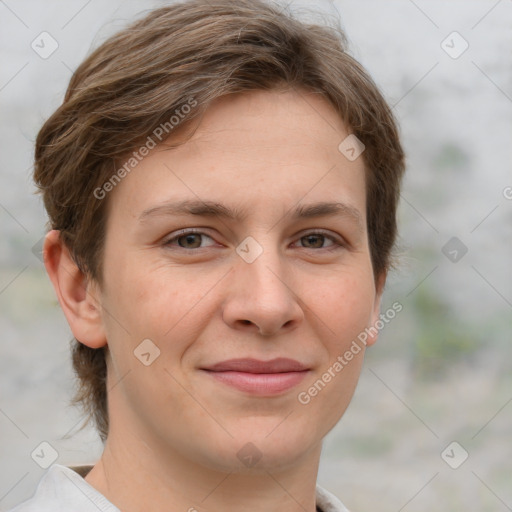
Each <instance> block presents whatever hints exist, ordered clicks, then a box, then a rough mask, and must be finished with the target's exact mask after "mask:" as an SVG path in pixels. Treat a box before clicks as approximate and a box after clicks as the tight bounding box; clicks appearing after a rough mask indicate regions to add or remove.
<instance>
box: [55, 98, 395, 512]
mask: <svg viewBox="0 0 512 512" xmlns="http://www.w3.org/2000/svg"><path fill="white" fill-rule="evenodd" d="M348 133H349V132H348V131H347V129H346V127H345V126H344V124H343V122H342V120H341V119H340V118H339V116H338V115H337V113H336V112H335V110H334V109H333V107H332V106H331V105H330V104H329V103H328V102H326V100H325V99H323V98H322V97H320V96H319V95H315V94H312V93H307V92H305V91H286V92H283V91H280V92H278V91H272V92H268V91H255V92H250V93H244V94H238V95H235V96H230V97H229V98H226V97H225V98H221V99H219V100H217V101H216V102H214V104H212V106H211V107H210V108H209V109H208V110H207V112H206V114H205V116H204V117H203V119H202V121H201V123H200V125H199V128H198V130H197V131H196V132H195V134H194V136H193V138H192V139H191V140H189V141H188V142H186V143H185V144H184V145H183V146H180V147H178V148H176V149H171V150H170V149H168V148H165V147H163V146H159V147H157V148H155V149H154V150H153V151H151V152H150V154H149V155H148V156H147V157H146V158H145V159H144V160H143V161H142V162H141V163H140V164H139V165H138V166H137V167H136V169H134V170H133V171H132V172H131V173H130V174H129V175H127V176H126V177H125V178H124V179H123V180H122V181H121V183H120V184H118V185H117V186H116V188H115V189H114V190H113V191H112V192H111V193H110V194H109V196H108V201H109V216H108V219H107V235H106V243H105V251H104V260H103V282H102V285H101V286H99V285H98V283H97V282H95V281H92V280H88V279H87V278H86V276H84V275H83V274H81V273H80V271H79V270H78V269H77V267H76V266H75V265H74V263H73V260H72V259H71V258H70V256H69V252H68V251H67V249H66V248H65V247H64V246H63V245H62V244H61V243H60V241H59V236H58V235H59V234H58V232H56V231H52V232H50V233H49V234H48V236H47V239H46V243H45V263H46V268H47V270H48V273H49V276H50V278H51V280H52V282H53V285H54V287H55V290H56V292H57V295H58V298H59V301H60V304H61V306H62V309H63V311H64V313H65V315H66V317H67V320H68V322H69V324H70V327H71V329H72V331H73V334H74V335H75V337H76V338H77V339H79V340H80V341H81V342H82V343H84V344H86V345H88V346H90V347H93V348H97V347H101V346H103V345H105V344H108V346H109V349H110V357H109V358H108V383H107V387H108V390H109V391H108V393H109V408H110V432H109V437H108V439H107V441H106V445H105V450H104V453H103V456H102V457H101V460H100V461H99V462H98V463H97V464H96V465H95V467H94V468H93V469H92V471H91V472H90V473H89V475H88V476H87V477H86V480H87V482H89V484H91V485H92V486H93V487H95V488H96V489H98V490H99V491H100V492H101V493H103V494H104V495H105V496H106V497H107V498H108V499H109V500H110V501H111V502H113V503H114V504H115V505H116V506H118V507H119V508H120V509H121V510H123V511H142V510H153V511H157V512H158V511H162V512H163V511H166V512H169V511H186V510H191V509H192V510H194V509H195V510H198V511H202V510H211V511H216V510H218V511H220V510H237V509H239V510H242V509H243V510H251V511H266V512H268V511H273V510H275V511H277V510H279V511H280V512H283V511H284V512H291V511H294V512H295V511H301V512H302V511H307V512H314V510H315V485H316V478H317V473H318V464H319V458H320V453H321V447H322V439H323V438H324V437H325V435H326V434H327V433H328V432H329V431H330V430H331V429H332V428H333V427H334V425H335V424H336V423H337V422H338V420H339V419H340V418H341V416H342V415H343V413H344V412H345V409H346V408H347V406H348V404H349V402H350V400H351V398H352V395H353V392H354V389H355V386H356V383H357V380H358V377H359V374H360V370H361V364H362V360H363V354H364V349H363V350H361V352H360V353H359V354H358V355H356V356H354V358H353V360H352V361H350V363H349V364H347V365H346V366H345V367H344V368H343V370H342V371H341V372H339V373H337V374H336V376H335V377H334V378H332V380H331V381H330V382H329V383H328V384H327V385H326V386H325V387H324V389H322V390H321V392H319V393H318V395H317V396H315V397H314V398H312V399H311V401H310V403H309V404H307V405H303V404H301V403H299V401H298V400H297V395H298V393H299V392H300V391H304V390H307V389H308V388H309V387H310V386H311V385H312V384H313V383H314V382H315V381H317V380H318V379H319V378H320V377H321V376H322V374H323V373H324V372H325V371H326V370H327V369H328V368H329V366H331V365H332V364H333V362H334V361H336V358H337V357H338V356H340V355H343V354H344V353H345V351H346V350H348V348H349V347H350V345H351V344H352V342H353V340H354V339H356V338H357V335H358V334H359V333H360V332H362V331H363V330H364V329H365V328H366V327H369V326H370V325H372V324H373V323H374V322H375V321H376V320H377V319H378V315H379V306H380V297H381V292H382V288H383V285H384V281H385V276H381V277H380V278H379V279H378V280H377V282H375V280H374V276H373V270H372V264H371V258H370V253H369V245H368V234H367V229H366V214H365V212H366V198H365V169H364V162H363V159H362V158H358V159H356V160H355V161H353V162H351V161H349V160H347V159H346V158H345V157H344V156H343V155H342V154H341V153H340V152H339V151H338V145H339V144H340V142H341V141H342V140H343V139H344V138H345V137H346V136H347V135H348ZM185 199H188V200H200V201H214V202H217V203H221V204H223V205H224V206H226V207H229V208H231V209H237V208H238V209H244V211H245V214H246V215H245V217H244V218H241V219H237V220H235V219H229V218H221V217H219V216H197V215H193V214H185V215H172V214H169V212H165V211H160V210H159V211H160V213H159V214H157V213H155V212H153V214H147V213H146V215H145V216H144V215H143V212H145V211H148V210H151V209H154V208H155V207H159V206H161V205H163V204H165V203H166V202H169V201H171V202H174V201H180V200H185ZM325 201H328V202H338V203H343V204H345V205H346V206H347V208H345V210H344V211H342V213H339V214H336V215H322V216H318V217H312V218H302V219H294V218H293V217H292V214H291V212H293V210H294V209H295V208H296V207H297V206H298V205H301V206H307V205H310V204H313V203H317V202H325ZM349 209H351V210H350V211H352V210H355V211H356V213H357V214H358V215H359V217H360V218H359V221H358V220H357V218H356V217H355V216H353V215H351V214H349V213H347V211H348V210H349ZM141 215H142V217H143V218H142V219H141ZM185 228H196V229H198V230H199V231H201V232H202V233H204V235H203V236H201V235H199V236H198V235H196V236H192V237H183V236H182V238H176V233H177V232H179V230H181V229H185ZM319 230H321V233H320V234H317V235H316V236H315V237H312V238H311V237H306V236H305V235H307V234H308V235H311V234H313V233H318V232H319ZM322 235H324V236H322ZM248 236H251V237H252V238H253V239H254V240H256V241H257V243H258V244H259V245H260V246H261V248H262V250H263V253H262V254H261V255H260V256H259V257H258V258H257V259H255V261H253V262H252V263H247V262H246V261H244V259H242V258H241V257H240V255H239V254H238V253H237V251H236V248H237V246H238V245H239V244H240V243H241V242H242V241H243V240H244V239H245V238H246V237H248ZM171 239H173V240H171ZM336 242H339V243H341V245H337V243H336ZM180 243H181V244H182V245H185V247H182V246H180V245H179V244H180ZM187 244H188V245H187ZM144 339H150V340H152V342H153V343H154V344H155V345H156V346H157V347H158V348H159V350H160V356H159V357H158V358H157V359H155V360H154V362H152V364H150V365H149V366H145V365H143V364H142V363H141V362H140V360H139V359H137V357H135V356H134V350H135V349H136V348H137V346H138V345H139V344H140V343H141V341H142V340H144ZM375 341H376V338H375V337H373V338H372V337H370V338H369V339H368V341H367V343H368V345H371V344H373V343H374V342H375ZM239 357H252V358H256V359H260V360H265V361H268V360H270V359H273V358H275V357H289V358H292V359H296V360H299V361H300V362H302V363H304V364H306V365H308V367H309V368H310V371H309V373H308V375H307V376H306V378H305V379H304V380H303V381H302V382H301V383H300V384H299V385H298V386H296V387H294V388H293V389H291V390H288V391H286V392H284V393H281V394H279V395H278V396H272V397H261V396H254V395H250V394H248V393H245V392H242V391H238V390H236V389H234V388H232V387H229V386H227V385H225V384H223V383H221V382H217V381H216V380H215V379H213V378H212V377H211V376H210V375H208V374H206V373H205V372H204V371H202V370H200V368H201V367H204V366H207V365H211V364H214V363H217V362H220V361H223V360H227V359H231V358H239ZM249 442H250V443H252V444H253V445H254V446H255V447H256V448H257V450H258V453H259V454H261V459H260V460H259V461H258V462H257V463H256V464H255V465H254V466H252V467H248V466H246V465H244V464H243V463H242V462H241V461H240V459H239V458H238V457H237V452H238V451H239V450H240V449H241V448H242V447H243V446H244V445H246V443H249ZM253 450H254V449H253ZM255 453H256V452H255ZM192 507H193V508H192Z"/></svg>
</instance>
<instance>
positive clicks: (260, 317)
mask: <svg viewBox="0 0 512 512" xmlns="http://www.w3.org/2000/svg"><path fill="white" fill-rule="evenodd" d="M233 270H234V271H233V272H232V273H231V278H230V283H229V288H228V293H227V298H226V300H225V302H224V308H223V319H224V322H226V324H228V325H229V326H230V327H231V328H232V329H236V330H239V331H247V332H255V333H259V334H260V335H262V336H272V335H277V334H280V333H284V332H288V331H291V330H293V329H296V328H297V327H298V326H299V325H300V323H301V322H302V320H303V318H304V311H303V309H302V306H301V300H300V298H299V297H298V295H297V291H296V290H294V283H293V282H292V280H291V279H290V278H289V276H290V273H289V272H286V269H285V268H284V264H283V263H282V262H281V261H279V257H278V256H277V255H272V254H270V252H269V251H264V253H263V254H262V255H261V256H260V257H259V258H257V259H256V260H255V261H253V262H252V263H247V262H246V261H244V260H242V259H241V258H240V259H239V260H237V261H236V263H235V267H234V269H233ZM287 276H288V278H287Z"/></svg>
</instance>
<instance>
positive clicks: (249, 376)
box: [203, 357, 309, 395]
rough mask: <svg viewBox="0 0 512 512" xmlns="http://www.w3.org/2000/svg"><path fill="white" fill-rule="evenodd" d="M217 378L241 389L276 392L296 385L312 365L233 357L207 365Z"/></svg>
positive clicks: (286, 360)
mask: <svg viewBox="0 0 512 512" xmlns="http://www.w3.org/2000/svg"><path fill="white" fill-rule="evenodd" d="M203 370H205V371H206V372H208V373H209V374H210V375H211V376H212V377H213V378H215V379H216V380H219V381H220V382H223V383H225V384H227V385H229V386H232V387H235V388H237V389H239V390H240V391H245V392H248V393H252V394H257V395H275V394H279V393H282V392H284V391H287V390H288V389H291V388H292V387H294V386H296V385H297V384H298V383H299V382H300V381H301V380H302V379H303V378H304V377H305V376H306V374H307V373H308V371H309V368H307V367H306V366H304V365H303V364H301V363H299V362H298V361H295V360H293V359H287V358H282V357H281V358H277V359H272V360H271V361H259V360H257V359H230V360H229V361H222V362H220V363H217V364H215V365H213V366H210V367H208V368H203Z"/></svg>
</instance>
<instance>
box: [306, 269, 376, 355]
mask: <svg viewBox="0 0 512 512" xmlns="http://www.w3.org/2000/svg"><path fill="white" fill-rule="evenodd" d="M374 304H375V283H374V281H373V276H372V275H371V274H370V273H368V272H366V271H358V270H357V269H351V271H350V272H349V273H346V274H344V275H343V274H342V275H340V277H339V278H338V279H336V280H334V281H333V282H331V283H329V285H328V286H324V287H323V290H322V293H321V294H319V295H318V296H317V297H316V304H315V310H316V312H317V314H318V315H319V317H320V318H321V319H322V320H324V321H325V323H326V325H327V326H328V327H329V329H330V330H331V332H332V333H333V336H334V341H332V345H333V347H331V348H339V349H343V347H344V345H345V344H346V343H349V342H350V341H352V339H353V338H354V337H357V335H358V334H359V333H360V332H361V331H363V330H364V329H365V328H366V327H368V326H369V324H370V322H371V318H372V313H373V309H374Z"/></svg>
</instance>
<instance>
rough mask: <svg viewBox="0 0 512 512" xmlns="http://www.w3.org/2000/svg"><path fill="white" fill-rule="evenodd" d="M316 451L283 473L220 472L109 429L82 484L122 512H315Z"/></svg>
mask: <svg viewBox="0 0 512 512" xmlns="http://www.w3.org/2000/svg"><path fill="white" fill-rule="evenodd" d="M125 434H126V433H125ZM121 439H123V442H120V440H121ZM320 451H321V446H318V447H316V448H315V449H313V450H311V451H310V453H307V454H305V455H304V456H303V457H302V458H301V460H300V461H299V462H298V463H296V464H294V465H293V466H292V467H287V468H285V469H283V468H280V469H276V468H272V467H265V466H263V467H261V468H260V469H258V470H257V471H256V470H255V468H252V469H250V470H246V471H245V472H239V470H238V471H237V470H236V469H235V468H233V471H226V470H219V469H218V468H209V467H205V466H204V465H202V464H199V463H197V462H194V461H191V460H189V459H187V458H185V457H183V455H182V454H180V453H178V452H176V451H171V450H169V449H168V447H162V446H158V442H155V441H154V440H153V441H151V442H147V439H146V440H145V441H141V436H136V435H128V436H126V435H125V436H117V435H114V432H112V431H111V432H110V435H109V439H108V440H107V442H106V445H105V450H104V452H103V455H102V457H101V459H100V461H99V462H98V464H96V465H95V466H94V468H93V469H92V470H91V471H90V473H89V474H88V475H87V477H86V481H87V482H88V483H89V484H90V485H92V486H93V487H95V488H96V489H97V490H98V491H99V492H100V493H102V494H103V495H104V496H105V497H106V498H107V499H108V500H109V501H111V502H112V503H113V504H114V505H115V506H117V507H118V508H119V509H120V510H122V511H123V512H142V511H145V510H151V511H153V512H164V511H165V512H175V511H176V512H178V511H180V512H182V511H188V512H200V511H201V510H250V511H252V512H260V511H261V512H263V511H265V512H273V511H275V512H277V511H279V512H315V510H316V504H315V503H316V502H315V497H316V496H315V491H316V478H317V473H318V464H319V458H320ZM258 467H260V465H259V464H258Z"/></svg>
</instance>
